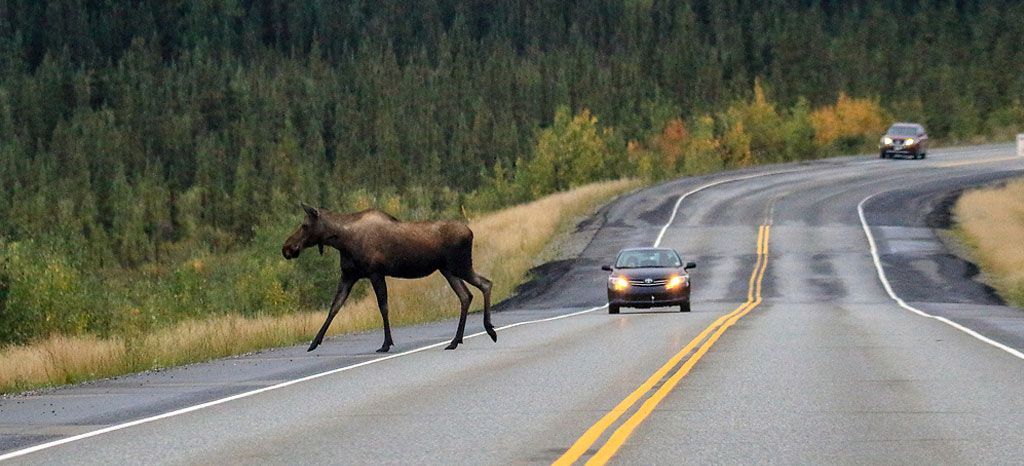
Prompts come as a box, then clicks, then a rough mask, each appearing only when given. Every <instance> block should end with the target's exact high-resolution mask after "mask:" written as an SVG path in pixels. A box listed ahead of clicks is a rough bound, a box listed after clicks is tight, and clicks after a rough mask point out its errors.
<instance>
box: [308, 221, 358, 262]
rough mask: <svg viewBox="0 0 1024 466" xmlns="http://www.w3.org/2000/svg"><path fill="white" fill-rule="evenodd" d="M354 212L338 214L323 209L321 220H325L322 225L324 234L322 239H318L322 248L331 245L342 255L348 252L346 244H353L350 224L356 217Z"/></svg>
mask: <svg viewBox="0 0 1024 466" xmlns="http://www.w3.org/2000/svg"><path fill="white" fill-rule="evenodd" d="M353 217H354V216H353V215H352V214H336V213H334V212H329V211H321V214H320V221H321V222H323V225H322V227H321V232H322V234H321V235H320V240H319V241H317V245H318V246H319V247H320V248H323V247H324V246H330V247H332V248H334V249H337V250H338V251H340V252H341V254H342V255H345V254H346V252H347V251H346V249H347V248H346V245H349V244H352V238H351V235H352V231H351V230H350V229H349V228H348V226H349V224H350V223H352V222H353V221H354V220H355V218H353Z"/></svg>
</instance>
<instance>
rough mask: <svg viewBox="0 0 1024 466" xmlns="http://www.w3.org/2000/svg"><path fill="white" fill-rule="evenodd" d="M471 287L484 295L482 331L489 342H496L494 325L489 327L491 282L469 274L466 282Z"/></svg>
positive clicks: (481, 276)
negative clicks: (488, 338)
mask: <svg viewBox="0 0 1024 466" xmlns="http://www.w3.org/2000/svg"><path fill="white" fill-rule="evenodd" d="M466 281H468V282H469V283H470V284H472V285H473V286H475V287H477V288H479V289H480V292H482V293H483V295H484V330H486V331H487V334H488V335H490V336H491V340H493V341H494V342H497V341H498V333H497V332H495V331H494V325H491V285H492V283H491V281H490V280H488V279H487V278H486V277H484V276H483V275H480V274H478V273H476V272H471V275H470V277H469V278H468V279H467V280H466Z"/></svg>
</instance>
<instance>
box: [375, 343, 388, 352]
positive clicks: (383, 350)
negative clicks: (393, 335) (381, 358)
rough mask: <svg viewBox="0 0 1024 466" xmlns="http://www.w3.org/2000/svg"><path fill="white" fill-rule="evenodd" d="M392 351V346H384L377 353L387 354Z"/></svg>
mask: <svg viewBox="0 0 1024 466" xmlns="http://www.w3.org/2000/svg"><path fill="white" fill-rule="evenodd" d="M390 349H391V345H384V346H381V347H380V349H378V350H377V352H378V353H387V352H388V351H389V350H390Z"/></svg>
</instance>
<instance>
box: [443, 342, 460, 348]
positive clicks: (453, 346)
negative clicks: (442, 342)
mask: <svg viewBox="0 0 1024 466" xmlns="http://www.w3.org/2000/svg"><path fill="white" fill-rule="evenodd" d="M458 347H459V342H457V341H453V342H451V344H449V345H448V346H445V347H444V349H446V350H452V349H455V348H458Z"/></svg>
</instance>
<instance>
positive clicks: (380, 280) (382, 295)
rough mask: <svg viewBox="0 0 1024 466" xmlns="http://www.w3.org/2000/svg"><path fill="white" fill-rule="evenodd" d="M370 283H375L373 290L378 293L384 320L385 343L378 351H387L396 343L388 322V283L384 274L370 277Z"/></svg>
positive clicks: (381, 315) (378, 304) (379, 305)
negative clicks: (392, 338)
mask: <svg viewBox="0 0 1024 466" xmlns="http://www.w3.org/2000/svg"><path fill="white" fill-rule="evenodd" d="M370 283H371V284H373V292H374V294H376V295H377V307H379V308H380V317H381V319H383V320H384V344H383V345H381V346H380V349H379V350H377V352H378V353H387V352H388V350H390V349H391V345H394V344H395V343H394V342H393V341H391V325H390V324H389V323H388V285H387V283H386V282H385V281H384V276H383V275H379V276H374V277H370Z"/></svg>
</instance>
